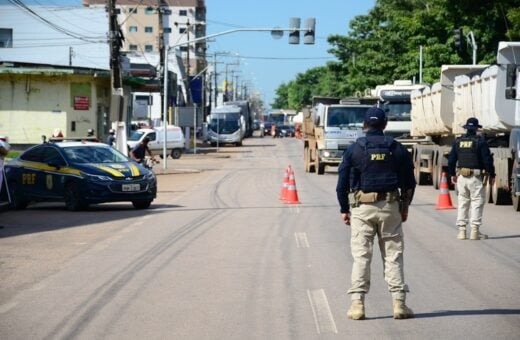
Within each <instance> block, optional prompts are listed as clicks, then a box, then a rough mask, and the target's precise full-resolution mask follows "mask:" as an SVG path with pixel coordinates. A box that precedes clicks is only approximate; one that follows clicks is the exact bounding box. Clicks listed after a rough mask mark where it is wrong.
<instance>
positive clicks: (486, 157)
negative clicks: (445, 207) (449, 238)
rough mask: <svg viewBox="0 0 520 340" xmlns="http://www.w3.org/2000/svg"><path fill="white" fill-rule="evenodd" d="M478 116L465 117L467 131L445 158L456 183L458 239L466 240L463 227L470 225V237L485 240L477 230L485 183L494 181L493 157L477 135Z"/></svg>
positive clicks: (452, 179) (482, 207)
mask: <svg viewBox="0 0 520 340" xmlns="http://www.w3.org/2000/svg"><path fill="white" fill-rule="evenodd" d="M481 127H482V125H479V123H478V119H477V118H468V120H467V121H466V125H464V126H463V128H465V129H466V134H465V135H463V136H461V137H459V138H457V139H456V140H455V142H453V145H452V147H451V152H450V155H449V157H448V171H449V173H450V175H451V181H452V182H453V183H455V184H456V185H457V190H458V192H459V193H458V201H459V204H458V212H457V222H456V225H457V227H458V229H459V232H458V234H457V238H458V239H459V240H465V239H466V228H467V226H468V223H469V225H470V226H471V234H470V239H471V240H481V239H486V238H487V235H485V234H481V233H480V230H479V229H480V226H481V225H482V211H483V210H484V203H485V201H484V183H486V180H489V184H490V185H491V186H492V185H493V183H494V181H495V166H494V164H493V156H492V155H491V152H490V151H489V146H488V145H487V143H486V140H485V139H484V137H482V136H479V135H477V130H478V129H479V128H481Z"/></svg>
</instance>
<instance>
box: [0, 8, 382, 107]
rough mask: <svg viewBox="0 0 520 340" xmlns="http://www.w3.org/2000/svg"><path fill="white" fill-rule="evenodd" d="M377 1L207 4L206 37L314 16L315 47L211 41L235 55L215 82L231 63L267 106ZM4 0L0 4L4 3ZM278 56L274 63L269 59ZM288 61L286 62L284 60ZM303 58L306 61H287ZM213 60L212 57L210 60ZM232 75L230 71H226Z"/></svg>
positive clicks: (231, 38) (256, 35) (265, 35)
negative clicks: (281, 87) (279, 89)
mask: <svg viewBox="0 0 520 340" xmlns="http://www.w3.org/2000/svg"><path fill="white" fill-rule="evenodd" d="M22 1H23V2H24V3H26V4H36V5H38V4H39V5H51V6H81V0H22ZM375 1H376V0H363V1H359V0H321V1H317V0H255V1H253V0H249V1H244V0H206V8H207V13H206V19H207V34H213V33H219V32H224V31H228V30H231V29H235V28H271V27H281V28H288V26H289V18H291V17H300V18H301V19H302V23H303V20H304V19H305V18H309V17H315V18H316V43H315V44H314V45H304V44H303V43H301V44H300V45H290V44H289V43H288V36H287V33H284V36H283V37H282V38H281V39H278V40H276V39H273V38H272V37H271V35H270V33H269V32H237V33H233V34H229V35H223V36H219V37H216V38H214V39H211V40H210V41H209V42H208V46H209V49H208V54H209V55H212V54H213V53H214V52H231V53H232V54H234V55H235V57H233V58H231V57H223V56H219V57H218V58H217V60H218V62H219V64H217V68H218V71H219V72H221V76H220V78H219V83H220V82H221V81H222V80H223V79H224V72H223V71H224V69H225V66H224V64H220V62H222V63H225V62H227V63H236V62H237V60H238V61H239V63H240V65H238V66H228V70H229V71H230V70H232V69H234V70H236V73H235V75H238V77H239V78H238V83H239V84H240V83H241V82H242V80H245V81H247V83H248V84H250V86H252V87H254V88H255V89H256V90H257V91H259V92H261V94H262V97H263V100H264V102H265V103H266V104H270V103H271V102H272V101H273V99H274V96H275V90H276V88H277V87H278V86H279V85H280V84H281V83H282V82H285V83H287V82H289V81H291V80H293V79H294V78H295V77H296V75H297V74H298V73H302V72H305V71H306V70H307V69H309V68H311V67H316V66H321V65H325V64H326V62H327V61H329V60H333V57H332V56H331V55H330V54H328V53H327V50H328V49H329V48H330V46H329V44H328V43H327V41H326V38H327V37H328V36H329V35H332V34H340V35H345V34H346V33H347V31H348V23H349V22H350V20H351V19H352V18H354V17H355V16H356V15H362V14H367V13H368V11H369V10H370V9H371V8H372V7H373V6H374V4H375ZM7 2H8V1H7V0H0V4H1V3H7ZM270 58H279V59H270ZM284 58H288V59H284ZM290 58H306V59H292V60H291V59H290ZM210 60H212V58H211V59H210ZM228 76H229V77H231V73H228Z"/></svg>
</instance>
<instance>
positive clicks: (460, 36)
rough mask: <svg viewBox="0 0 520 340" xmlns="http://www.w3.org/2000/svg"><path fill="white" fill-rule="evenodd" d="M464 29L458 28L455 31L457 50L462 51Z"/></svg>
mask: <svg viewBox="0 0 520 340" xmlns="http://www.w3.org/2000/svg"><path fill="white" fill-rule="evenodd" d="M463 36H464V35H463V33H462V27H460V28H456V29H454V30H453V40H454V41H455V48H456V49H457V50H461V49H462V39H463Z"/></svg>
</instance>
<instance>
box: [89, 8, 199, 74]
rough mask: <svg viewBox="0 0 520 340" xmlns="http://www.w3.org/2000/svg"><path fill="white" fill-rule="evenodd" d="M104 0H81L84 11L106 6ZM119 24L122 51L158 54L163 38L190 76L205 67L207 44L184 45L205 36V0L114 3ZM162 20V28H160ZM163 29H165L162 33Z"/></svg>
mask: <svg viewBox="0 0 520 340" xmlns="http://www.w3.org/2000/svg"><path fill="white" fill-rule="evenodd" d="M106 4H107V0H83V5H84V6H87V7H94V6H106ZM116 8H117V9H118V10H119V11H118V22H119V23H120V25H121V29H122V31H123V35H124V37H125V41H124V42H123V48H122V50H123V51H126V52H133V53H135V54H138V55H146V54H158V53H159V52H160V51H161V44H162V41H161V39H160V37H161V36H162V35H163V34H164V38H165V41H167V45H168V46H176V45H179V46H178V47H176V48H175V49H176V51H171V52H172V53H173V52H176V53H178V54H180V55H181V57H182V60H183V63H184V67H185V69H186V71H187V73H188V74H189V75H194V74H197V73H198V72H199V71H200V70H202V69H204V67H206V61H205V59H206V42H197V43H193V44H189V46H188V45H183V43H186V42H187V41H188V40H190V39H193V38H199V37H203V36H205V35H206V5H205V1H204V0H155V1H153V0H142V1H141V0H117V2H116ZM161 20H162V22H163V24H162V25H161V24H160V21H161ZM163 27H164V28H165V29H164V31H163Z"/></svg>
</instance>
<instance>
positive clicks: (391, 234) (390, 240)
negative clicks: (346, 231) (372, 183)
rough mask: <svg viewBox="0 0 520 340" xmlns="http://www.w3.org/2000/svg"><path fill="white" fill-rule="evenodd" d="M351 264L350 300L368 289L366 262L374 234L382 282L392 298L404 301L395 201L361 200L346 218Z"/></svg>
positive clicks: (399, 236)
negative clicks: (376, 239) (382, 277)
mask: <svg viewBox="0 0 520 340" xmlns="http://www.w3.org/2000/svg"><path fill="white" fill-rule="evenodd" d="M350 219H351V220H350V226H351V238H350V248H351V250H352V257H353V258H354V264H353V266H352V277H351V288H350V289H349V290H348V293H349V294H351V299H352V300H355V299H360V298H361V296H362V295H364V294H365V293H368V291H369V289H370V263H371V261H372V253H373V244H374V238H375V236H376V235H377V238H378V242H379V249H380V251H381V256H382V259H383V268H384V276H385V281H386V283H387V284H388V289H389V291H390V292H392V297H393V298H394V299H399V300H404V298H405V294H406V292H407V291H408V287H407V286H406V284H405V283H404V273H403V248H404V245H403V232H402V227H401V214H400V213H399V205H398V203H397V202H392V203H387V202H385V201H379V202H375V203H363V204H361V205H360V206H359V207H356V208H353V209H352V211H351V217H350Z"/></svg>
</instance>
